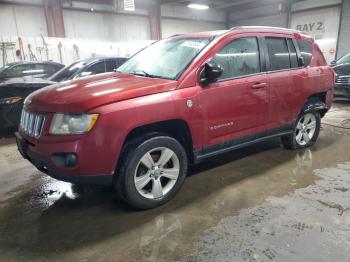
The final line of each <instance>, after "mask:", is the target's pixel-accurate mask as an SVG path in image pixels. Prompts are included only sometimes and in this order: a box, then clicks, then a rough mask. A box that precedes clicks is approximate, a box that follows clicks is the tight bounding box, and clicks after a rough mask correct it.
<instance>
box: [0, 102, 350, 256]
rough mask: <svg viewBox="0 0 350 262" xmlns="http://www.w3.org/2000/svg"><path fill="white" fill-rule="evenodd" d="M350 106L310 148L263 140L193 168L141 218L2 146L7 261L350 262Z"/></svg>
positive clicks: (339, 109)
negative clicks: (177, 188)
mask: <svg viewBox="0 0 350 262" xmlns="http://www.w3.org/2000/svg"><path fill="white" fill-rule="evenodd" d="M349 116H350V103H348V102H342V103H337V104H335V107H334V109H332V111H331V112H330V113H329V114H328V116H327V117H326V118H325V119H324V120H323V127H322V132H321V134H320V138H319V141H318V143H317V144H316V145H315V146H313V147H312V148H310V149H307V150H299V151H288V150H283V149H282V148H281V146H280V144H279V141H278V140H276V141H269V142H264V143H261V144H259V145H256V146H254V147H249V148H245V149H242V150H239V151H236V152H233V153H230V154H226V155H223V156H219V157H216V158H213V159H211V160H210V161H208V162H206V163H203V164H201V165H197V166H194V167H191V170H190V176H189V177H188V179H187V180H186V182H185V185H184V188H183V189H182V190H181V191H180V193H179V195H178V196H177V197H176V198H175V199H174V200H173V201H171V202H170V203H169V204H167V205H165V206H163V207H160V208H158V209H154V210H149V211H143V212H135V211H131V210H129V209H128V208H127V207H125V206H123V205H122V204H120V203H118V202H117V201H116V200H115V198H114V196H113V193H112V192H111V191H110V190H109V189H103V188H94V187H92V188H85V189H81V188H77V187H74V186H71V185H70V184H68V183H64V182H58V181H56V180H54V179H51V178H49V177H47V176H46V175H43V174H42V173H40V172H39V171H37V170H35V168H34V167H32V166H31V165H30V164H29V163H28V162H27V161H25V160H23V159H22V158H21V157H20V155H19V154H18V152H17V150H16V145H15V143H14V140H13V139H12V138H8V139H1V140H0V261H136V260H138V261H173V260H179V261H271V260H273V261H349V259H348V254H349V251H350V234H349V233H350V200H349V199H350V190H349V189H350V153H349V148H350V147H349V145H350V130H349V129H346V128H350V124H349V121H347V120H346V119H349V118H350V117H349Z"/></svg>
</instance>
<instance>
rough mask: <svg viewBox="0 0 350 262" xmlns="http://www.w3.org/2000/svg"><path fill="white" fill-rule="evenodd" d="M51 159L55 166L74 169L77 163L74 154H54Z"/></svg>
mask: <svg viewBox="0 0 350 262" xmlns="http://www.w3.org/2000/svg"><path fill="white" fill-rule="evenodd" d="M52 159H53V160H54V162H55V163H56V165H58V166H61V167H75V166H76V165H77V162H78V157H77V155H76V154H75V153H61V154H54V155H52Z"/></svg>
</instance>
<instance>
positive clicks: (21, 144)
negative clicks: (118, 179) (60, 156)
mask: <svg viewBox="0 0 350 262" xmlns="http://www.w3.org/2000/svg"><path fill="white" fill-rule="evenodd" d="M15 135H16V142H17V146H18V151H19V152H20V153H21V155H22V156H23V157H24V158H25V159H27V160H29V161H30V162H31V163H32V164H33V165H34V166H35V167H36V168H37V169H38V170H39V171H41V172H43V173H45V174H47V175H49V176H50V177H53V178H55V179H57V180H61V181H65V182H70V183H74V184H93V185H103V186H109V185H111V184H112V180H113V175H104V174H101V175H74V174H71V173H70V172H64V171H63V170H62V169H61V168H57V167H56V166H55V165H54V164H53V162H52V161H51V160H50V159H47V158H46V157H45V156H43V155H40V154H39V153H36V152H34V151H33V150H31V149H30V147H31V145H30V142H28V141H27V140H25V139H24V138H23V137H22V136H21V135H20V134H19V133H18V132H16V133H15Z"/></svg>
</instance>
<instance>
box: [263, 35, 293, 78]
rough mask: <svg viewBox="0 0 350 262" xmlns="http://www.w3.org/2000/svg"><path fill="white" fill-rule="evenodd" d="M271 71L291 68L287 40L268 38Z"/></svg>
mask: <svg viewBox="0 0 350 262" xmlns="http://www.w3.org/2000/svg"><path fill="white" fill-rule="evenodd" d="M266 45H267V50H268V51H269V58H270V67H271V69H270V70H271V71H276V70H283V69H288V68H290V60H289V51H288V46H287V41H286V39H285V38H278V37H267V38H266Z"/></svg>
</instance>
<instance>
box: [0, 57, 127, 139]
mask: <svg viewBox="0 0 350 262" xmlns="http://www.w3.org/2000/svg"><path fill="white" fill-rule="evenodd" d="M126 60H127V58H123V57H113V58H89V59H84V60H79V61H76V62H74V63H72V64H71V65H69V66H66V67H64V68H62V69H61V70H60V71H58V72H56V73H55V74H54V75H52V76H50V77H49V78H47V79H40V78H33V77H22V78H13V79H10V80H8V81H5V82H3V83H0V123H1V126H0V135H1V134H2V133H8V132H11V131H14V130H15V129H16V128H17V126H18V124H19V121H20V117H21V111H22V107H23V101H24V99H25V98H26V97H27V96H28V95H29V94H30V93H32V92H34V91H36V90H38V89H40V88H43V87H45V86H49V85H51V84H54V83H57V82H62V81H67V80H72V79H76V78H80V77H84V76H89V75H96V74H100V73H105V72H112V71H113V70H115V69H116V68H118V67H119V66H120V65H122V64H123V63H124V62H125V61H126Z"/></svg>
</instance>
